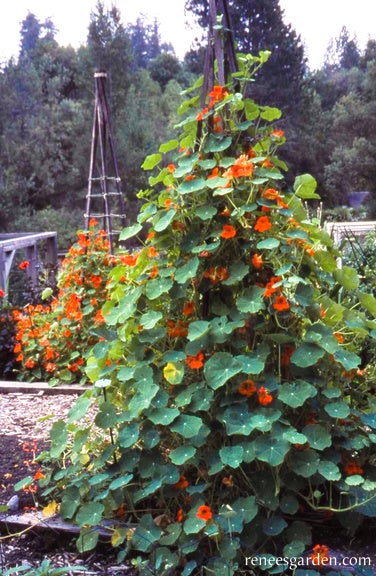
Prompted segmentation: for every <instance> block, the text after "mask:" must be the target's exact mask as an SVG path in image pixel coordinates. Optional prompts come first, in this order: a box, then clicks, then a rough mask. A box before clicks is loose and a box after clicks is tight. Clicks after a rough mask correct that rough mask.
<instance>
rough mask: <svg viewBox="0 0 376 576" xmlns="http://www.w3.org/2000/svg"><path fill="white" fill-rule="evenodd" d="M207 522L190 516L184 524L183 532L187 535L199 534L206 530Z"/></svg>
mask: <svg viewBox="0 0 376 576" xmlns="http://www.w3.org/2000/svg"><path fill="white" fill-rule="evenodd" d="M205 524H206V522H205V520H201V518H197V516H196V515H195V516H188V518H187V519H186V520H185V522H184V524H183V530H184V532H185V533H186V534H198V533H199V532H200V531H201V530H202V528H204V526H205Z"/></svg>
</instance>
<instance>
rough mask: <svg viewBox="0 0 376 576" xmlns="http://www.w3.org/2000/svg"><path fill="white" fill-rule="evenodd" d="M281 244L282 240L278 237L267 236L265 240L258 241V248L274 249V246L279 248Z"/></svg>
mask: <svg viewBox="0 0 376 576" xmlns="http://www.w3.org/2000/svg"><path fill="white" fill-rule="evenodd" d="M279 245H280V241H279V240H278V239H277V238H265V240H261V242H258V243H257V248H258V249H259V250H274V248H278V246H279Z"/></svg>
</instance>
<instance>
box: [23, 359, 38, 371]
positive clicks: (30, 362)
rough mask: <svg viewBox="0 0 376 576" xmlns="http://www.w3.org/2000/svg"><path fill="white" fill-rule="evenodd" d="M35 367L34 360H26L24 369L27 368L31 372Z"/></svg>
mask: <svg viewBox="0 0 376 576" xmlns="http://www.w3.org/2000/svg"><path fill="white" fill-rule="evenodd" d="M35 366H36V362H35V360H33V359H32V358H28V359H27V360H26V362H25V367H26V368H29V369H30V370H31V369H32V368H35Z"/></svg>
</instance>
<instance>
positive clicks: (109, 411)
mask: <svg viewBox="0 0 376 576" xmlns="http://www.w3.org/2000/svg"><path fill="white" fill-rule="evenodd" d="M94 421H95V424H96V425H97V426H99V428H103V429H106V428H111V427H112V426H115V424H116V422H117V419H116V411H115V407H114V405H113V404H112V403H111V402H102V403H101V404H100V407H99V410H98V413H97V415H96V417H95V420H94Z"/></svg>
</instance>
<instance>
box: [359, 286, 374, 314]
mask: <svg viewBox="0 0 376 576" xmlns="http://www.w3.org/2000/svg"><path fill="white" fill-rule="evenodd" d="M357 297H358V298H359V302H360V303H361V305H362V306H363V307H364V308H365V309H366V310H368V312H370V313H371V314H372V315H373V316H376V298H375V297H374V296H373V295H372V294H367V293H366V292H362V291H361V290H359V291H358V292H357Z"/></svg>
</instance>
